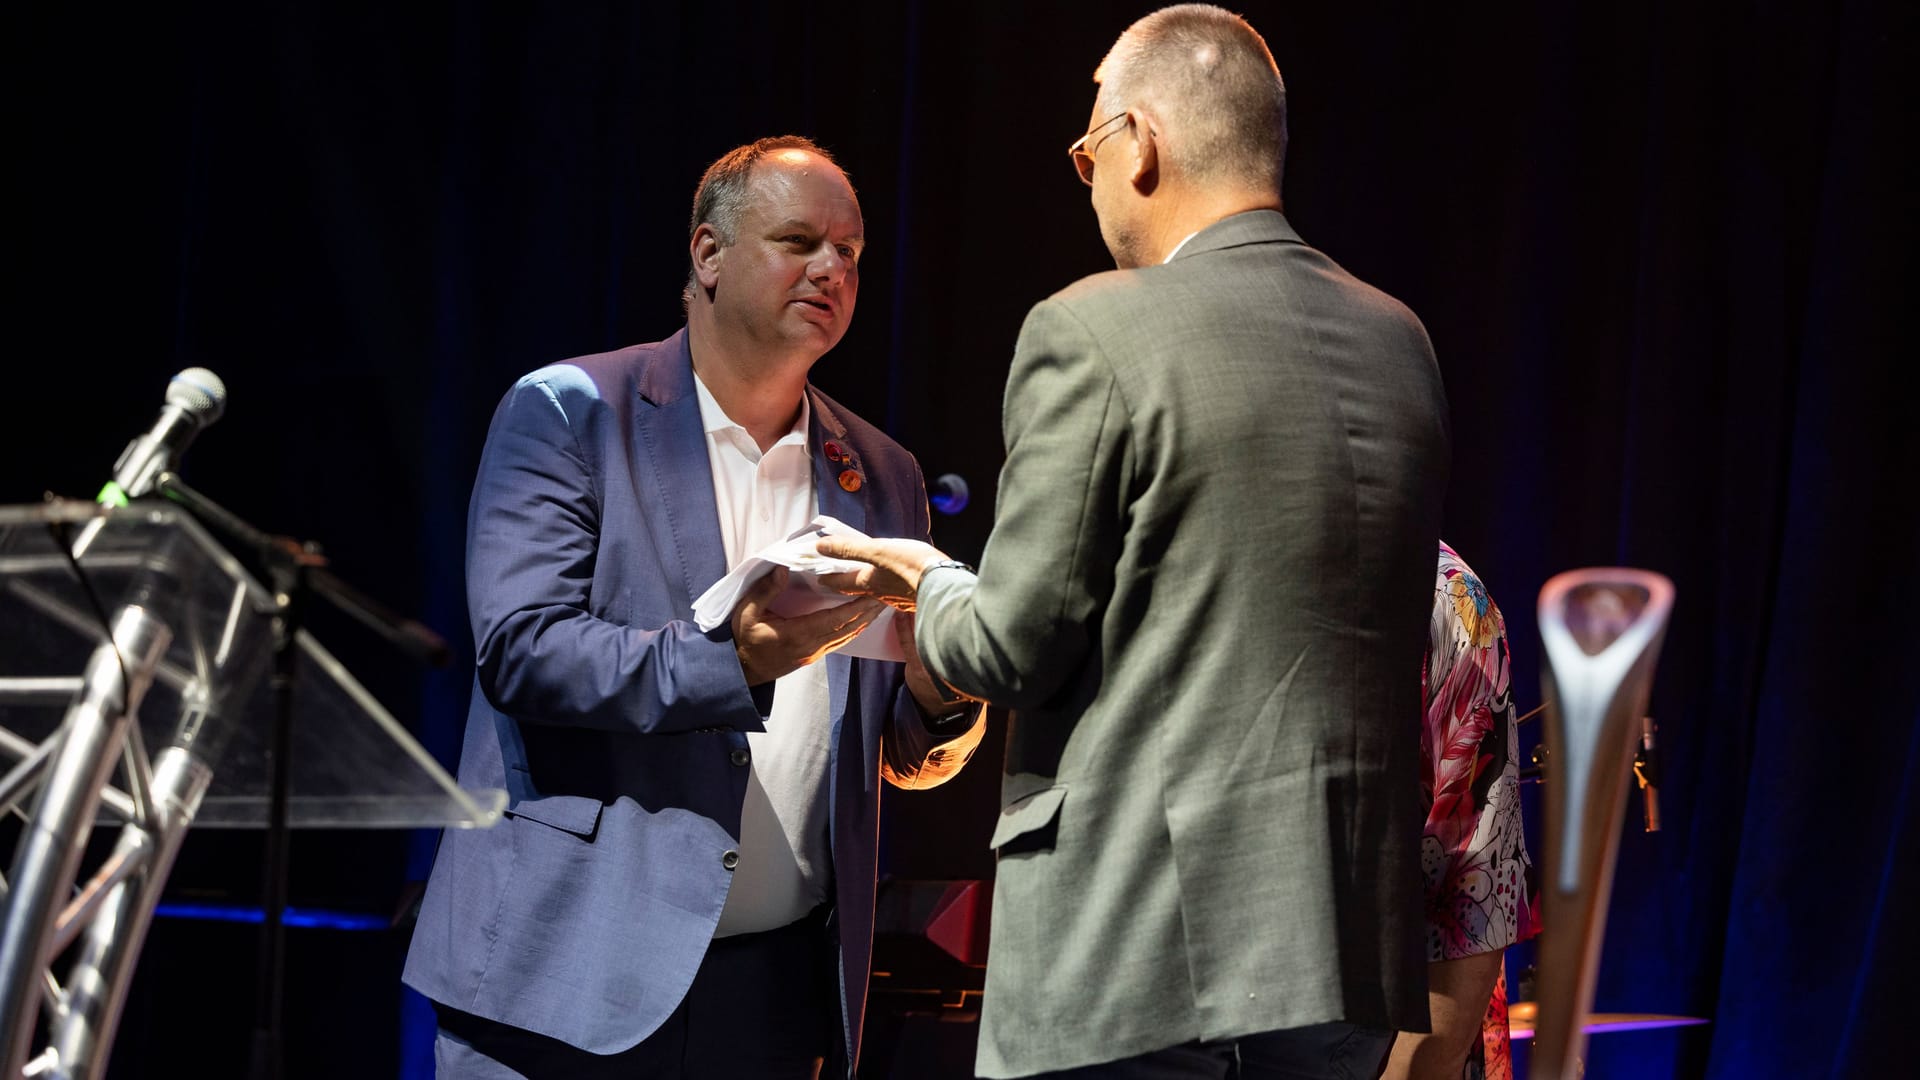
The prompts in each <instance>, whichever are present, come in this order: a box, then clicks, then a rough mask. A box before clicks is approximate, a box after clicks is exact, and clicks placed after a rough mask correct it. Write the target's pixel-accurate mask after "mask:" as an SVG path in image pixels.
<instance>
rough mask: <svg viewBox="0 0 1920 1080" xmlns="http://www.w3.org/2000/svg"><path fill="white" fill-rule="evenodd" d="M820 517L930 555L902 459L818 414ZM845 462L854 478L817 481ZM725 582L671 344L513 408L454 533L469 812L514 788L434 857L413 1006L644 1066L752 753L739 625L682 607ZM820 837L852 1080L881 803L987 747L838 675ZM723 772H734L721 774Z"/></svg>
mask: <svg viewBox="0 0 1920 1080" xmlns="http://www.w3.org/2000/svg"><path fill="white" fill-rule="evenodd" d="M808 394H809V396H810V400H811V403H812V429H811V431H810V432H809V433H808V438H809V450H810V453H811V454H812V455H813V459H814V462H815V465H814V487H815V490H816V491H817V493H818V498H819V505H820V511H821V512H822V513H824V514H830V515H832V516H833V517H836V518H838V519H840V520H841V521H844V522H846V523H847V524H848V525H851V526H853V527H854V528H857V529H860V530H862V531H865V532H867V533H870V534H872V535H876V536H913V537H922V538H924V537H925V536H926V534H927V502H926V492H925V489H924V488H923V486H922V482H921V475H920V469H919V466H918V464H916V463H915V461H914V460H913V458H912V456H911V455H909V454H908V453H907V452H906V451H905V450H903V449H901V448H900V447H899V446H898V445H897V444H895V443H894V442H893V441H892V440H890V439H888V438H887V437H886V436H885V435H883V434H881V433H880V432H879V431H878V430H876V429H874V428H873V427H871V426H869V425H867V424H866V423H864V422H862V421H861V420H859V419H858V418H856V417H854V416H852V415H851V414H849V413H847V412H846V411H845V410H844V409H842V408H841V407H840V406H838V405H836V404H835V403H834V402H832V401H831V400H830V399H828V398H827V397H826V396H825V395H824V394H821V393H820V392H819V391H817V390H814V389H813V388H811V387H809V388H808ZM826 440H833V441H834V442H837V443H838V444H840V446H842V447H843V448H845V449H846V450H848V451H850V452H851V453H852V455H853V462H852V467H853V468H855V470H856V471H858V472H859V473H861V474H862V477H863V483H862V484H861V485H860V487H859V490H858V491H857V492H849V491H846V490H844V489H843V487H842V485H841V484H840V482H839V477H840V474H841V470H842V469H843V468H844V467H846V466H843V465H841V464H839V463H835V462H831V461H828V460H827V458H826V457H825V455H824V454H823V453H822V452H821V450H822V444H823V442H825V441H826ZM726 570H727V566H726V554H725V549H724V547H723V546H722V543H721V538H720V526H719V517H718V513H717V510H716V508H715V504H714V497H713V480H712V474H711V470H710V467H709V465H708V460H707V448H706V437H705V434H704V431H703V428H702V425H701V420H700V406H699V401H698V398H697V397H696V396H695V392H694V382H693V370H692V362H691V356H690V353H689V351H688V345H687V335H686V331H685V330H682V331H681V332H680V333H679V334H676V335H675V336H673V337H672V338H669V339H668V340H666V341H663V342H659V343H656V344H652V345H640V346H633V347H629V348H626V349H621V350H618V351H616V352H611V353H602V354H599V355H596V356H586V357H580V358H578V359H574V360H569V361H566V362H564V363H559V364H554V365H551V366H549V367H545V368H542V369H540V370H538V371H535V372H533V373H532V374H529V375H527V376H525V377H524V378H522V379H521V380H520V381H519V382H518V383H516V384H515V385H514V387H513V389H512V390H511V391H509V392H508V394H507V395H506V397H505V399H504V400H503V401H502V402H501V403H500V406H499V409H498V410H497V412H496V413H495V414H494V419H493V426H492V428H491V429H490V431H489V432H488V435H487V443H486V449H485V450H484V452H483V453H482V456H481V462H480V469H479V474H478V479H477V480H476V481H475V484H474V491H473V501H472V504H471V508H470V510H469V515H468V535H467V604H468V609H469V615H470V618H471V620H472V623H473V637H474V644H475V650H476V671H475V678H474V693H473V699H472V704H471V707H470V709H469V712H468V716H467V730H466V738H465V743H464V745H463V747H462V749H461V754H460V768H459V777H460V782H461V783H462V784H463V785H467V786H474V787H498V788H505V789H506V790H507V793H508V804H507V811H506V816H505V818H504V819H503V820H502V821H501V822H500V824H498V825H497V826H495V827H494V828H491V829H480V830H470V831H469V830H448V831H447V832H446V834H445V835H444V836H443V837H442V841H441V846H440V850H439V853H438V855H437V856H436V859H435V862H434V867H433V873H432V876H431V877H430V879H429V881H428V884H427V891H426V896H425V899H424V900H423V902H422V905H421V910H420V917H419V922H418V925H417V926H416V928H415V930H414V935H413V942H412V947H411V949H410V951H409V953H408V955H407V963H406V969H405V973H404V976H403V977H404V979H405V981H406V982H407V983H408V985H410V986H412V987H414V988H415V989H417V990H419V991H420V992H421V993H423V994H425V995H426V996H428V997H430V998H432V999H434V1000H436V1001H440V1002H443V1003H445V1004H447V1005H450V1006H452V1007H454V1008H456V1009H460V1010H462V1011H465V1012H469V1013H473V1014H476V1015H479V1016H484V1017H487V1018H489V1019H493V1020H497V1021H500V1022H502V1023H506V1024H511V1025H513V1026H515V1027H519V1028H524V1029H526V1030H529V1031H537V1032H540V1033H541V1034H544V1035H549V1036H551V1037H553V1038H556V1039H560V1040H562V1041H563V1042H566V1043H569V1044H571V1045H573V1046H576V1047H579V1048H581V1049H583V1050H589V1051H592V1052H595V1053H614V1052H617V1051H620V1050H624V1049H626V1048H628V1047H631V1046H633V1045H634V1044H635V1043H637V1042H639V1041H640V1040H641V1039H643V1038H645V1037H646V1036H647V1035H649V1034H650V1033H652V1032H653V1031H654V1030H655V1029H656V1028H658V1027H659V1025H660V1024H661V1022H662V1021H664V1020H665V1019H666V1018H667V1016H668V1015H669V1014H670V1013H671V1012H672V1011H673V1010H674V1008H675V1006H677V1005H678V1004H679V1002H680V1000H681V998H682V997H683V996H684V995H685V993H686V990H687V987H688V985H689V984H690V983H691V982H692V980H693V975H694V971H695V969H696V968H698V967H699V965H700V961H701V958H702V956H703V955H704V954H705V952H706V948H707V944H708V942H709V941H710V940H711V939H712V936H713V929H714V926H715V924H716V923H717V921H718V920H719V917H720V909H721V907H722V906H723V905H724V904H725V903H726V898H727V889H728V886H729V885H730V884H731V881H732V877H733V875H732V873H731V871H730V870H729V869H728V868H727V867H726V866H725V865H723V862H722V858H723V855H725V854H726V853H727V852H729V851H731V850H732V849H734V848H735V847H736V846H737V840H736V837H737V836H738V835H739V832H740V806H741V802H742V799H743V798H744V796H745V793H746V788H747V772H748V770H747V768H746V767H745V761H746V758H745V754H744V751H745V750H746V749H747V738H746V732H749V731H760V730H764V723H763V715H764V714H763V706H764V705H766V704H767V703H768V702H769V701H770V697H767V696H766V695H765V694H764V693H763V694H762V697H761V699H760V701H759V702H758V703H756V698H755V696H754V695H753V694H752V693H750V692H749V691H748V688H747V686H746V684H745V680H744V678H743V677H742V675H741V671H740V664H739V661H738V659H737V658H736V657H735V655H734V646H733V641H732V637H731V631H730V628H729V627H728V626H726V625H722V626H720V627H717V628H716V629H714V630H713V631H711V632H708V633H702V632H700V630H699V628H698V627H697V626H695V624H694V622H693V610H692V608H693V601H694V598H695V597H697V596H699V595H700V594H701V593H702V592H704V591H705V590H706V588H707V587H708V586H709V585H711V584H712V583H713V582H715V581H717V580H718V579H719V578H720V577H722V576H723V575H724V574H725V573H726ZM823 662H824V663H825V664H826V665H827V674H828V685H829V688H830V702H831V709H830V713H831V721H832V724H833V727H834V737H833V741H832V756H831V760H830V762H829V768H828V775H829V777H830V781H829V783H830V785H831V792H830V806H831V808H832V809H831V818H830V828H831V833H832V851H833V866H834V880H835V893H836V905H837V906H836V912H837V915H836V921H835V925H836V927H837V929H838V937H839V941H840V954H841V975H842V979H841V1000H840V1006H841V1015H842V1017H844V1018H846V1019H845V1030H844V1031H843V1033H842V1035H843V1038H844V1040H845V1053H846V1060H847V1061H848V1062H851V1061H853V1060H854V1058H855V1056H856V1051H857V1048H858V1046H859V1035H860V1020H861V1015H862V1010H863V1007H864V1004H865V1000H866V987H867V969H868V961H869V958H870V954H871V949H872V928H873V905H874V872H875V854H876V847H877V843H878V840H877V836H878V834H877V827H878V814H879V785H878V780H879V778H880V777H881V776H885V778H886V779H888V780H889V781H890V782H892V783H895V784H896V785H899V786H902V787H913V786H930V785H932V784H936V783H939V782H940V781H941V780H944V779H945V778H946V777H947V776H950V775H952V773H953V772H954V771H956V770H958V768H959V767H960V766H961V765H962V764H964V762H965V760H966V757H967V756H968V755H969V754H970V753H971V751H972V748H973V746H974V745H975V744H977V742H978V739H979V735H980V726H981V725H979V724H976V725H975V728H974V730H973V731H971V732H970V733H968V735H967V736H963V737H962V738H960V739H956V740H952V741H943V740H941V739H939V738H938V737H936V736H934V735H932V734H930V733H929V732H928V731H927V729H926V727H925V725H924V724H923V723H922V721H921V719H920V716H919V713H918V712H917V710H916V709H915V707H914V704H913V701H912V698H911V696H910V695H909V694H908V693H907V691H906V689H905V687H904V685H903V680H902V678H901V669H900V665H899V664H894V663H881V662H876V661H870V660H855V659H850V658H848V657H845V656H841V655H837V654H836V655H832V656H829V657H827V658H826V659H825V661H823ZM736 752H741V753H738V754H736Z"/></svg>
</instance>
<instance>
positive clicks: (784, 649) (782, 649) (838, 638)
mask: <svg viewBox="0 0 1920 1080" xmlns="http://www.w3.org/2000/svg"><path fill="white" fill-rule="evenodd" d="M786 587H787V568H786V567H784V566H776V567H774V569H773V572H772V573H770V574H768V575H767V576H766V577H763V578H761V579H760V580H759V581H758V582H756V583H755V584H754V586H753V588H752V589H750V590H748V591H747V595H746V596H744V597H741V599H740V605H739V606H738V607H736V608H734V609H733V651H734V653H735V655H737V656H738V657H739V658H740V670H741V672H742V673H743V674H745V675H746V677H747V685H748V686H759V685H760V684H761V683H769V682H772V681H773V680H775V679H777V678H779V677H780V676H782V675H785V674H787V673H788V672H790V671H794V670H797V669H799V668H801V667H804V666H806V665H807V664H811V663H814V662H815V661H817V660H819V659H820V658H821V657H823V656H825V655H827V654H828V653H830V652H833V651H834V650H835V649H838V648H840V647H841V646H843V645H845V644H846V643H847V642H849V641H852V640H853V639H854V638H856V637H859V636H860V632H861V631H862V630H865V629H866V628H867V624H869V623H871V622H873V620H874V619H876V618H878V617H879V615H880V613H881V612H882V611H884V610H886V609H885V608H884V607H883V606H881V604H879V603H878V602H877V601H874V600H867V599H858V600H850V601H848V602H847V603H844V604H841V605H839V606H837V607H830V608H825V609H823V610H820V611H814V612H809V613H808V614H805V615H795V616H794V617H792V618H785V617H783V616H780V615H775V614H774V613H773V612H771V611H768V610H767V605H768V604H771V603H772V602H773V598H774V597H776V596H779V595H780V591H781V590H782V589H785V588H786Z"/></svg>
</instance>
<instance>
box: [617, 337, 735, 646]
mask: <svg viewBox="0 0 1920 1080" xmlns="http://www.w3.org/2000/svg"><path fill="white" fill-rule="evenodd" d="M638 383H639V386H638V392H639V395H640V405H639V406H638V407H637V409H636V410H635V420H634V423H635V426H636V427H638V428H639V429H640V438H641V442H642V443H643V444H644V445H645V447H646V451H647V454H646V457H647V466H648V467H649V468H650V469H651V471H652V478H653V485H652V492H653V496H654V499H655V500H657V501H655V502H654V503H653V504H651V505H646V504H645V493H642V501H643V517H644V519H645V520H646V523H647V528H648V529H649V530H650V531H651V532H652V533H653V540H654V547H655V550H657V551H659V552H660V553H661V558H662V560H663V561H666V560H668V559H671V560H673V561H675V562H677V563H678V565H679V569H680V575H681V582H682V584H683V585H684V586H685V588H686V594H685V595H684V596H683V597H682V598H681V600H682V606H683V610H685V611H686V612H688V613H691V612H692V610H693V601H694V598H695V597H697V596H699V595H700V594H701V593H703V592H705V591H706V590H707V586H709V585H712V584H713V583H714V582H716V581H718V580H720V578H721V577H723V576H725V574H726V572H727V552H726V546H725V545H724V544H723V543H722V542H721V539H720V509H719V506H718V505H717V504H716V503H715V502H714V500H713V465H712V462H710V461H709V460H708V458H707V435H706V427H705V425H703V424H702V423H701V422H700V399H699V398H698V397H697V396H695V394H694V392H693V354H692V353H691V352H690V351H689V350H688V346H687V332H686V330H684V329H682V330H681V331H680V332H679V333H678V334H675V335H674V336H673V337H671V338H668V339H667V340H666V341H663V342H661V343H660V347H659V348H657V349H655V350H653V352H652V355H651V356H650V358H649V360H648V362H647V367H646V369H645V370H644V371H642V372H641V373H640V377H639V380H638Z"/></svg>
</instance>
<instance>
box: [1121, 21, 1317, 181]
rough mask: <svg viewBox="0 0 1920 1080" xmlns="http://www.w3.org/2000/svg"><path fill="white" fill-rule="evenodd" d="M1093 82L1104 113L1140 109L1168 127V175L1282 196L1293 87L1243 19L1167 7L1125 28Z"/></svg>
mask: <svg viewBox="0 0 1920 1080" xmlns="http://www.w3.org/2000/svg"><path fill="white" fill-rule="evenodd" d="M1093 80H1094V81H1095V82H1097V83H1099V84H1100V96H1099V106H1098V111H1099V112H1100V114H1101V116H1103V117H1106V116H1115V115H1118V114H1119V113H1120V112H1122V111H1123V110H1126V109H1129V108H1135V107H1138V108H1143V109H1145V110H1147V111H1148V112H1150V113H1152V114H1153V115H1154V117H1155V118H1156V119H1158V120H1159V121H1160V122H1161V123H1162V124H1164V125H1165V126H1166V127H1167V128H1168V129H1169V130H1167V131H1166V132H1164V133H1162V134H1163V135H1164V137H1165V140H1166V142H1165V145H1166V151H1165V155H1166V158H1167V161H1166V162H1165V167H1166V169H1167V171H1168V172H1169V173H1170V174H1171V175H1173V176H1176V177H1178V178H1180V179H1183V180H1185V181H1189V182H1192V183H1195V184H1200V185H1206V186H1213V185H1232V186H1235V187H1243V188H1248V189H1251V190H1255V191H1260V192H1271V193H1273V194H1274V195H1275V196H1278V195H1279V192H1280V173H1281V169H1282V167H1283V166H1284V164H1285V161H1286V154H1287V90H1286V85H1285V84H1284V83H1283V82H1282V81H1281V79H1280V69H1279V67H1278V66H1277V65H1276V64H1274V62H1273V54H1272V53H1271V52H1269V51H1267V43H1266V41H1265V40H1264V39H1262V38H1261V36H1260V34H1259V33H1258V32H1257V31H1255V30H1254V28H1253V27H1251V26H1249V25H1248V24H1247V21H1246V20H1245V19H1242V18H1241V17H1240V16H1238V15H1235V14H1234V13H1233V12H1230V11H1227V10H1225V9H1224V8H1218V7H1215V6H1213V5H1212V4H1178V5H1175V6H1173V7H1167V8H1161V9H1160V10H1158V11H1156V12H1154V13H1152V14H1151V15H1147V16H1145V17H1144V18H1142V19H1140V20H1139V21H1138V22H1136V23H1134V24H1133V25H1132V26H1129V27H1127V30H1126V32H1125V33H1123V34H1121V35H1120V39H1119V40H1118V41H1116V42H1114V44H1113V48H1112V49H1111V50H1109V51H1108V52H1107V57H1106V59H1105V60H1103V61H1101V62H1100V67H1099V69H1098V70H1097V71H1095V72H1094V74H1093Z"/></svg>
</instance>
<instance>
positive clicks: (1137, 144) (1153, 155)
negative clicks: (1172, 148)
mask: <svg viewBox="0 0 1920 1080" xmlns="http://www.w3.org/2000/svg"><path fill="white" fill-rule="evenodd" d="M1127 123H1128V125H1130V126H1131V127H1132V128H1133V164H1132V166H1131V167H1130V168H1129V169H1128V171H1127V182H1128V183H1130V184H1132V185H1133V188H1134V190H1135V191H1138V192H1139V193H1140V194H1142V195H1151V194H1153V189H1154V188H1156V187H1158V186H1160V139H1161V135H1160V126H1159V124H1158V123H1157V122H1156V121H1155V120H1154V118H1153V116H1152V115H1151V114H1150V113H1148V112H1147V111H1146V110H1144V109H1137V108H1136V109H1128V110H1127Z"/></svg>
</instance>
